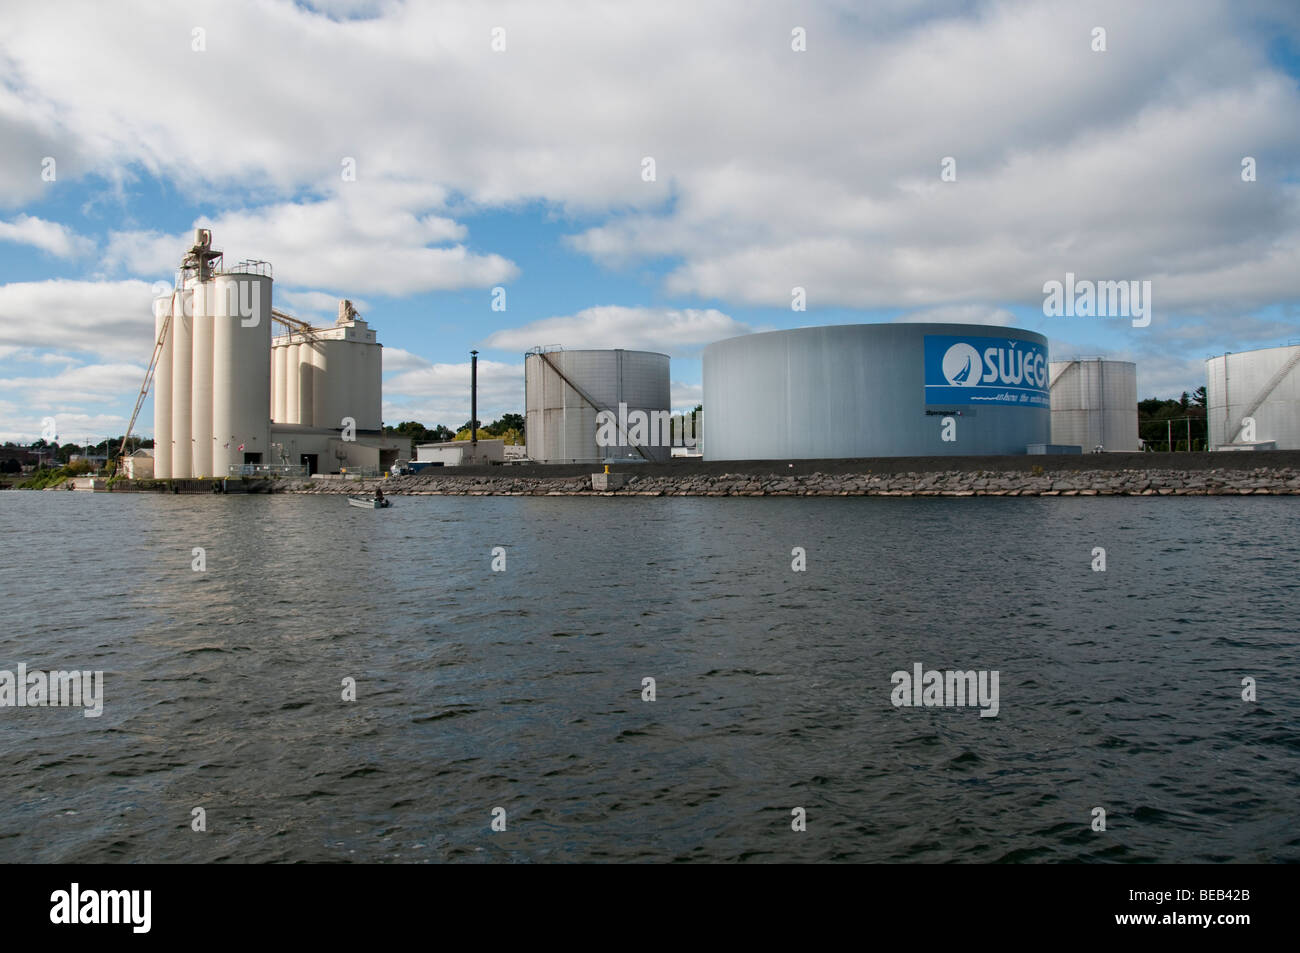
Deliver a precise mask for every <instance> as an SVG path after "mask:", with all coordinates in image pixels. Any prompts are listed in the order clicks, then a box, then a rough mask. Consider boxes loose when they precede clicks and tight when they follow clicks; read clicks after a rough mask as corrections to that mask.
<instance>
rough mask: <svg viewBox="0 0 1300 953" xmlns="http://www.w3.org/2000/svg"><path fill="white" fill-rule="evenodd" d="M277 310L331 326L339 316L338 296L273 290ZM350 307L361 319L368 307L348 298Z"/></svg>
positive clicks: (279, 289) (318, 292)
mask: <svg viewBox="0 0 1300 953" xmlns="http://www.w3.org/2000/svg"><path fill="white" fill-rule="evenodd" d="M275 296H276V298H277V299H278V300H277V301H276V307H277V308H283V309H284V310H285V311H287V312H289V313H290V314H292V315H294V316H295V317H298V318H303V319H304V320H306V319H307V318H308V317H310V318H311V319H312V321H313V322H314V323H321V322H326V321H327V322H328V323H330V324H333V323H334V321H336V320H338V316H339V300H340V299H339V297H338V295H332V294H328V293H327V292H324V291H293V290H291V289H287V288H277V289H275ZM348 300H349V301H351V302H352V306H353V307H354V308H356V309H357V311H358V312H359V313H360V314H361V316H362V317H363V318H365V316H366V311H367V310H369V308H370V305H369V304H368V303H367V302H365V301H363V300H362V299H361V298H349V299H348Z"/></svg>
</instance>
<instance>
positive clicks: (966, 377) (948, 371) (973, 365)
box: [943, 343, 983, 387]
mask: <svg viewBox="0 0 1300 953" xmlns="http://www.w3.org/2000/svg"><path fill="white" fill-rule="evenodd" d="M982 366H983V365H982V363H981V361H980V352H979V351H977V350H975V348H973V347H971V346H970V345H969V344H965V343H958V344H954V345H953V346H952V347H950V348H948V351H947V353H946V354H944V356H943V376H944V377H945V378H947V380H948V383H949V384H952V385H953V386H955V387H974V386H976V385H977V384H978V383H979V382H980V379H981V377H982V374H981V373H980V371H981V368H982Z"/></svg>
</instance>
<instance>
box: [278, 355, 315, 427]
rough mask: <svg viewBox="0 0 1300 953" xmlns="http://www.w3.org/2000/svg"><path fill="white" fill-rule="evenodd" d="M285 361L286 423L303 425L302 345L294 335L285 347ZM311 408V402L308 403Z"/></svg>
mask: <svg viewBox="0 0 1300 953" xmlns="http://www.w3.org/2000/svg"><path fill="white" fill-rule="evenodd" d="M284 350H285V355H286V356H285V359H284V423H286V424H300V423H302V379H301V374H302V372H301V370H300V369H299V367H298V362H299V361H301V360H302V354H301V345H299V344H298V343H297V341H295V339H294V338H293V336H292V335H290V337H289V343H288V344H287V345H285V348H284ZM308 406H310V401H309V402H308Z"/></svg>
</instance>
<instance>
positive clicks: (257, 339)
mask: <svg viewBox="0 0 1300 953" xmlns="http://www.w3.org/2000/svg"><path fill="white" fill-rule="evenodd" d="M214 285H215V287H214V289H213V291H214V298H215V301H214V302H213V304H214V308H213V310H214V318H213V336H212V337H213V348H212V382H213V394H212V436H213V451H212V469H213V471H214V473H216V474H217V475H219V476H227V475H228V474H229V472H230V467H231V466H233V465H239V464H244V463H270V462H271V447H270V443H271V434H270V430H271V412H270V407H271V278H270V276H269V275H262V274H248V273H240V272H231V273H226V274H222V275H218V276H217V277H216V278H215V279H214ZM241 446H242V447H243V449H242V450H241V449H240V447H241Z"/></svg>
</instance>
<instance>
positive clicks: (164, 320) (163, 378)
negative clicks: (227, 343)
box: [153, 292, 176, 476]
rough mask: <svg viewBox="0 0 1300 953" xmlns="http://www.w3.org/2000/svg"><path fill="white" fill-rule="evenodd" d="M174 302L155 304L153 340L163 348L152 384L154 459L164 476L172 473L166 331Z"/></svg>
mask: <svg viewBox="0 0 1300 953" xmlns="http://www.w3.org/2000/svg"><path fill="white" fill-rule="evenodd" d="M175 298H176V292H172V294H170V295H167V296H166V297H161V298H158V299H156V300H155V301H154V319H153V325H154V340H155V341H162V346H161V347H160V348H159V349H158V350H159V352H160V353H159V355H158V365H157V370H156V371H155V372H154V380H153V384H154V402H153V433H154V441H153V459H154V473H155V474H161V475H162V476H169V475H170V474H171V472H172V401H171V394H172V336H171V334H164V333H163V327H164V325H168V326H169V325H170V323H171V315H172V307H173V304H172V303H173V301H174V300H175ZM161 395H165V396H161Z"/></svg>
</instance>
